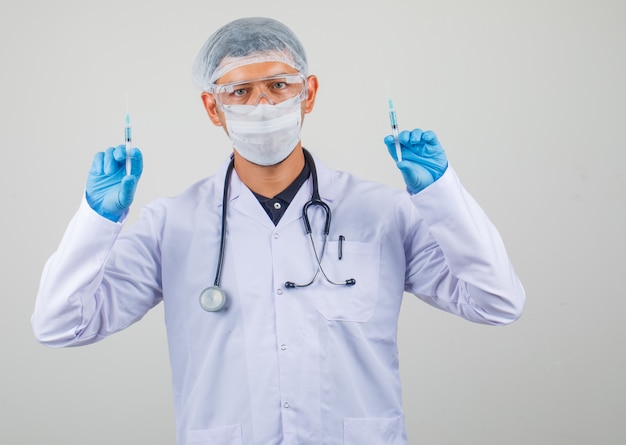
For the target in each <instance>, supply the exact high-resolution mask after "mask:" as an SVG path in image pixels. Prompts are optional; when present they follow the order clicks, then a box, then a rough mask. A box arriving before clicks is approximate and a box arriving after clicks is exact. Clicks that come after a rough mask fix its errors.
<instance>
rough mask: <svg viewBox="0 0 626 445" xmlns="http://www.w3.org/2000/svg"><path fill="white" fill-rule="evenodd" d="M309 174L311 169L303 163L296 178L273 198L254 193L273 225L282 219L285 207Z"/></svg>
mask: <svg viewBox="0 0 626 445" xmlns="http://www.w3.org/2000/svg"><path fill="white" fill-rule="evenodd" d="M310 174H311V169H310V167H309V164H308V163H307V162H305V163H304V168H303V169H302V171H301V172H300V174H299V175H298V177H297V178H296V179H295V180H294V181H293V182H292V183H291V184H290V185H289V186H288V187H287V188H286V189H285V190H283V191H282V192H280V193H279V194H277V195H276V196H274V197H273V198H267V197H265V196H262V195H259V194H258V193H254V192H253V193H254V196H256V198H257V199H258V200H259V203H260V204H261V206H262V207H263V209H264V210H265V212H266V213H267V215H268V216H269V217H270V219H271V220H272V222H273V223H274V225H277V224H278V221H280V219H281V218H282V217H283V215H284V214H285V211H286V210H287V207H289V204H291V201H292V200H293V198H294V197H295V196H296V193H298V190H300V187H302V184H304V183H305V182H306V180H307V179H308V178H309V175H310Z"/></svg>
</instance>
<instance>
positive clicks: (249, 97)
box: [211, 73, 306, 106]
mask: <svg viewBox="0 0 626 445" xmlns="http://www.w3.org/2000/svg"><path fill="white" fill-rule="evenodd" d="M211 93H212V94H213V95H214V96H215V98H216V100H217V103H218V104H220V105H226V106H228V105H257V104H258V103H259V102H260V101H261V99H262V98H265V99H266V100H267V102H269V103H270V104H272V105H275V104H279V103H281V102H284V101H286V100H288V99H292V98H294V97H296V96H298V95H302V97H303V96H304V95H305V94H306V77H305V76H304V75H303V74H301V73H294V74H279V75H276V76H271V77H263V78H261V79H253V80H245V81H241V82H232V83H225V84H213V85H212V87H211Z"/></svg>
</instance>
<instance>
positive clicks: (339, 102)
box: [0, 0, 626, 445]
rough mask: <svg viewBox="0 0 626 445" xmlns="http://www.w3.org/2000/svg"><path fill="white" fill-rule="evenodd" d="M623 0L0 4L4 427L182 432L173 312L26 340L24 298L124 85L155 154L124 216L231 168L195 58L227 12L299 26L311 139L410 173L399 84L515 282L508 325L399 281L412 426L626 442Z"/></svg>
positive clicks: (1, 433)
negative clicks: (523, 300)
mask: <svg viewBox="0 0 626 445" xmlns="http://www.w3.org/2000/svg"><path fill="white" fill-rule="evenodd" d="M625 5H626V3H624V2H623V1H617V0H614V1H610V0H595V1H581V0H569V1H568V0H541V1H539V0H525V1H521V0H520V1H509V0H504V1H496V0H474V1H461V0H438V1H435V0H430V1H420V0H406V1H402V0H384V1H381V0H377V1H366V0H363V1H360V2H356V1H350V2H341V1H339V0H333V1H328V0H320V1H317V2H294V1H262V0H246V1H236V0H232V1H228V2H212V1H208V0H204V1H199V0H197V1H185V0H179V1H176V2H175V1H159V0H152V1H147V0H142V1H133V0H125V1H120V0H108V1H106V2H105V1H101V2H90V1H85V0H75V1H71V0H56V1H46V0H35V1H28V0H0V63H1V65H0V66H1V69H0V128H1V130H2V131H0V147H1V150H2V157H1V158H0V166H1V169H0V181H1V182H0V185H1V187H0V190H1V191H2V199H1V200H0V208H1V209H2V218H1V221H0V240H1V247H0V261H1V265H2V267H1V268H0V270H1V272H0V273H1V275H0V280H1V282H0V285H1V289H2V292H1V293H0V298H1V302H2V308H3V310H2V311H0V348H1V351H2V359H1V360H2V361H1V366H0V443H3V444H29V445H30V444H48V445H50V444H64V445H73V444H85V443H87V444H91V445H99V444H103V445H104V444H107V445H109V444H112V443H115V444H174V417H173V412H172V395H171V389H170V372H169V364H168V358H167V348H166V344H165V335H164V327H163V322H162V308H161V307H160V306H159V307H157V308H156V309H155V310H153V311H152V312H151V313H150V314H148V315H147V316H146V317H145V318H144V319H143V320H142V321H141V322H139V323H138V324H136V325H134V326H132V327H131V328H129V329H127V330H126V331H124V332H121V333H119V334H117V335H115V336H113V337H111V338H109V339H107V340H105V341H104V342H101V343H99V344H96V345H92V346H89V347H84V348H75V349H65V350H54V349H49V348H46V347H43V346H41V345H39V344H38V343H37V342H36V341H35V340H34V337H33V335H32V332H31V328H30V314H31V312H32V309H33V305H34V299H35V295H36V292H37V287H38V280H39V276H40V273H41V270H42V268H43V265H44V262H45V260H46V259H47V258H48V256H49V255H50V254H51V253H52V252H53V251H54V250H55V248H56V245H57V243H58V242H59V240H60V238H61V235H62V233H63V230H64V229H65V226H66V224H67V223H68V221H69V219H70V218H71V216H72V214H73V213H74V211H75V210H76V209H77V207H78V204H79V201H80V198H81V194H82V193H83V187H84V183H85V178H86V175H87V171H88V169H89V165H90V163H91V159H92V157H93V154H94V153H95V152H96V151H98V150H102V149H104V148H106V147H108V146H112V145H117V144H119V143H121V142H122V140H123V124H124V116H125V113H126V97H127V93H128V95H129V98H130V100H129V103H130V112H131V118H132V120H133V133H134V143H135V145H137V146H139V147H140V148H141V149H142V150H143V152H144V156H145V173H144V176H143V178H142V180H141V183H140V188H139V190H138V193H137V197H136V203H135V205H134V207H133V210H132V214H131V217H130V218H131V220H134V218H135V217H136V215H137V214H138V208H139V207H140V206H141V205H143V204H146V203H147V202H149V201H151V200H153V199H155V198H157V197H159V196H162V195H174V194H177V193H179V192H181V191H182V190H183V189H184V188H185V187H186V186H188V185H189V184H191V183H192V182H195V181H196V180H198V179H200V178H202V177H204V176H206V175H208V174H211V173H212V172H213V171H214V170H215V169H216V168H217V166H218V165H219V164H220V163H221V162H222V160H223V159H224V157H225V155H226V154H227V153H228V152H229V143H228V140H227V139H226V136H225V135H224V134H223V133H222V131H221V129H218V128H216V127H213V126H212V124H211V123H210V122H209V121H208V119H207V117H206V114H205V112H204V110H203V108H202V105H201V101H200V98H199V93H198V92H197V91H195V90H194V88H193V86H192V83H191V75H190V67H191V64H192V61H193V58H194V57H195V55H196V52H197V51H198V49H199V48H200V46H201V45H202V43H203V42H204V41H205V39H206V38H207V37H208V36H209V35H210V34H211V33H212V32H213V31H214V30H215V29H216V28H217V27H219V26H221V25H223V24H224V23H226V22H227V21H230V20H232V19H235V18H239V17H242V16H253V15H261V16H271V17H274V18H276V19H279V20H281V21H283V22H284V23H286V24H287V25H288V26H290V27H291V28H292V29H293V30H294V31H295V32H296V34H298V36H299V37H300V39H301V40H302V42H303V44H304V46H305V48H306V49H307V52H308V56H309V62H310V69H311V72H312V73H316V74H317V75H318V76H319V80H320V92H319V95H318V101H317V106H316V109H315V110H314V112H313V113H312V114H310V115H308V116H307V119H306V120H305V127H304V131H303V142H304V145H305V146H306V147H307V148H309V149H310V150H312V151H314V152H315V153H316V154H317V155H318V156H319V157H320V158H321V159H322V160H323V161H324V162H325V163H327V164H328V165H330V166H333V167H336V168H339V169H345V170H350V171H352V172H354V173H356V174H357V175H359V176H362V177H365V178H369V179H374V180H377V181H379V182H383V183H387V184H389V185H392V186H394V187H402V181H401V178H400V175H399V173H398V172H397V171H396V169H395V166H394V165H393V162H391V160H390V158H389V157H388V155H387V153H386V148H385V147H384V145H383V143H382V139H383V138H384V136H385V135H386V134H387V133H389V121H388V115H387V97H391V98H393V100H394V102H395V105H396V109H397V112H398V120H399V124H400V126H401V127H402V128H403V129H411V128H414V127H421V128H425V129H432V130H435V131H436V132H437V134H438V136H439V138H440V140H441V142H442V145H443V146H444V148H445V149H446V152H447V154H448V157H449V159H450V162H451V163H452V164H453V165H454V167H455V169H456V170H457V172H458V173H459V175H460V177H461V179H462V181H463V183H464V184H465V186H466V188H467V189H468V190H469V191H470V192H471V193H472V194H473V195H474V197H475V198H476V199H477V200H478V202H479V203H480V204H481V205H482V206H483V207H484V209H485V210H486V211H487V213H488V214H489V215H490V216H491V218H492V220H493V221H494V223H495V224H496V226H497V227H498V228H499V230H500V232H501V234H502V236H503V238H504V240H505V243H506V245H507V248H508V251H509V254H510V256H511V258H512V260H513V263H514V265H515V267H516V270H517V272H518V274H519V275H520V277H521V279H522V281H523V283H524V286H525V288H526V291H527V294H528V303H527V307H526V311H525V313H524V315H523V317H522V318H521V319H520V320H519V321H518V322H517V323H515V324H513V325H511V326H508V327H504V328H493V327H484V326H479V325H473V324H471V323H469V322H466V321H464V320H461V319H459V318H456V317H453V316H451V315H448V314H445V313H443V312H440V311H437V310H435V309H433V308H431V307H430V306H427V305H425V304H423V303H421V302H419V301H418V300H417V299H416V298H414V297H412V296H410V295H407V298H406V299H405V303H404V307H403V311H402V316H401V322H400V328H399V342H400V353H401V356H400V358H401V367H402V377H403V383H404V405H405V409H406V422H407V426H408V435H409V442H410V443H411V444H429V445H431V444H435V445H461V444H463V445H465V444H470V445H472V444H480V445H496V444H498V445H499V444H509V445H518V444H519V445H522V444H524V445H526V444H534V445H536V444H546V445H588V444H615V445H617V444H623V443H626V427H625V422H624V415H625V414H626V384H625V383H624V380H625V375H626V348H625V344H624V343H625V339H626V332H625V331H626V328H625V327H624V320H625V314H626V295H625V293H626V292H625V291H624V284H623V281H622V280H623V277H624V275H625V273H626V268H625V266H626V261H625V259H624V258H625V256H626V255H625V253H626V249H625V248H626V245H625V238H626V237H625V235H624V226H625V224H624V219H625V218H624V210H625V200H624V191H625V190H626V178H625V176H624V171H625V168H626V167H625V160H626V159H625V158H626V156H625V154H624V153H625V152H626V136H625V127H626V125H625V124H626V105H625V104H626V87H625V86H624V81H625V79H626V26H625V25H624V23H625V19H626V6H625ZM211 274H212V272H211V271H207V283H208V282H209V281H211V280H212V275H211Z"/></svg>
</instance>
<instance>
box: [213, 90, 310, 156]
mask: <svg viewBox="0 0 626 445" xmlns="http://www.w3.org/2000/svg"><path fill="white" fill-rule="evenodd" d="M223 112H224V117H225V118H226V126H227V128H228V136H229V137H230V140H231V142H232V143H233V147H235V149H236V150H237V153H239V154H240V155H241V156H242V157H243V158H245V159H247V160H248V161H250V162H252V163H254V164H257V165H275V164H278V163H279V162H281V161H282V160H284V159H285V158H286V157H287V156H289V155H290V154H291V152H292V151H293V149H294V148H295V147H296V145H297V144H298V141H299V140H300V128H301V124H302V107H301V99H300V96H296V97H294V98H293V99H288V100H286V101H284V102H281V103H279V104H277V105H270V104H258V105H226V106H223Z"/></svg>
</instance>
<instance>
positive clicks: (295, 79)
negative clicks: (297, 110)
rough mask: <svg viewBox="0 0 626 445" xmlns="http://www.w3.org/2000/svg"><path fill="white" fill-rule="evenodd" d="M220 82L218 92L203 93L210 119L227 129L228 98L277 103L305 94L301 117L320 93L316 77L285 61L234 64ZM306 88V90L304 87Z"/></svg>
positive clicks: (240, 102) (311, 108)
mask: <svg viewBox="0 0 626 445" xmlns="http://www.w3.org/2000/svg"><path fill="white" fill-rule="evenodd" d="M216 84H217V85H223V86H224V88H221V89H220V88H218V91H219V93H217V92H216V93H209V92H203V93H202V101H203V103H204V107H205V109H206V110H207V113H208V115H209V119H211V122H213V124H215V125H217V126H221V127H224V129H225V130H226V129H227V128H226V120H225V118H224V113H223V112H222V110H221V105H222V104H223V103H224V101H225V100H227V101H229V102H231V103H232V102H234V103H239V104H242V105H243V104H245V105H257V104H262V103H277V102H280V101H282V100H284V99H288V98H290V97H294V96H295V95H297V94H303V97H302V103H301V105H302V118H303V120H304V115H305V114H307V113H310V112H311V111H312V110H313V106H314V105H315V95H316V93H317V77H316V76H313V75H311V76H309V77H307V78H306V79H305V78H304V77H303V76H302V75H300V74H299V72H298V70H296V69H295V68H293V67H291V66H289V65H287V64H285V63H282V62H260V63H252V64H250V65H244V66H240V67H238V68H235V69H233V70H231V71H229V72H227V73H226V74H224V75H223V76H222V77H220V78H219V79H218V80H217V82H216ZM305 89H306V93H305V92H304V90H305Z"/></svg>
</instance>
